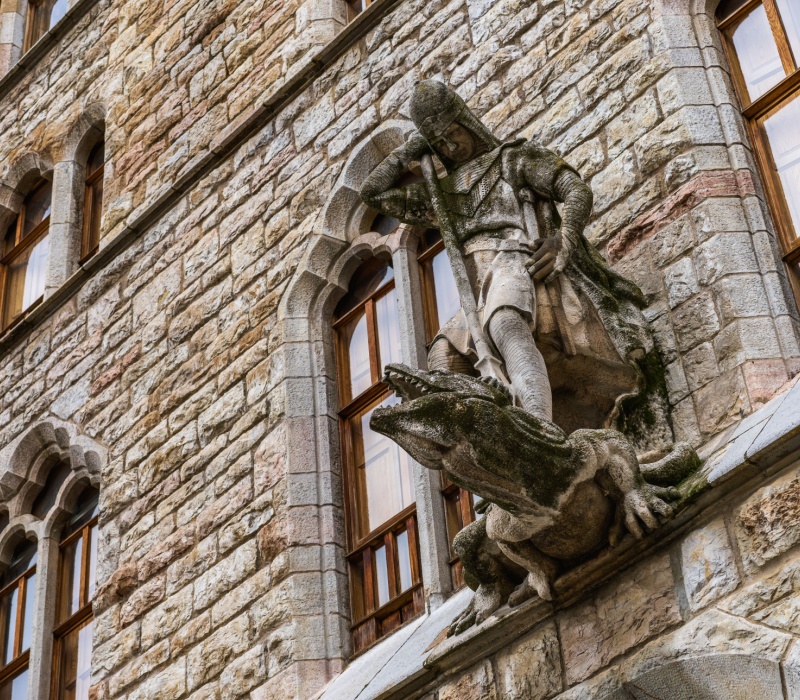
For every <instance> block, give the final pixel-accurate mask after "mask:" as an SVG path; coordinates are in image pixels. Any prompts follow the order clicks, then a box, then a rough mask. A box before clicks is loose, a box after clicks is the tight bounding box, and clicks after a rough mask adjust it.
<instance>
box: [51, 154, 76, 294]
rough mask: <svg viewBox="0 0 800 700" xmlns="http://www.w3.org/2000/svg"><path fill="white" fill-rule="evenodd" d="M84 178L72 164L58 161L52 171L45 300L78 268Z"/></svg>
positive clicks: (72, 162) (71, 162)
mask: <svg viewBox="0 0 800 700" xmlns="http://www.w3.org/2000/svg"><path fill="white" fill-rule="evenodd" d="M84 179H85V178H84V168H83V167H82V166H80V165H79V164H78V163H76V162H75V161H72V160H69V161H62V162H61V163H57V164H56V165H55V167H54V168H53V199H52V205H51V212H50V234H49V236H50V245H49V247H50V252H49V257H48V259H47V282H46V287H45V297H49V296H50V295H51V294H53V292H55V291H56V290H57V289H58V288H59V287H61V285H62V284H63V283H64V282H65V281H66V280H67V279H68V278H69V276H70V275H71V274H72V273H73V272H75V270H76V269H77V267H78V259H79V257H80V249H81V231H80V227H81V220H82V218H83V216H82V211H81V207H82V205H83V194H84V189H85V183H84Z"/></svg>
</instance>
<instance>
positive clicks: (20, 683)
mask: <svg viewBox="0 0 800 700" xmlns="http://www.w3.org/2000/svg"><path fill="white" fill-rule="evenodd" d="M0 700H28V669H25V670H24V671H22V673H18V674H17V675H16V676H14V677H13V678H9V679H8V680H7V681H5V682H3V683H0Z"/></svg>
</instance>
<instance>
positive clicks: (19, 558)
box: [0, 540, 36, 588]
mask: <svg viewBox="0 0 800 700" xmlns="http://www.w3.org/2000/svg"><path fill="white" fill-rule="evenodd" d="M35 564H36V542H31V541H30V540H22V541H21V542H20V543H19V544H18V545H17V546H16V547H15V548H14V553H13V554H12V555H11V563H10V564H9V565H8V567H7V568H6V570H5V571H4V572H3V579H2V585H0V588H5V587H6V586H7V585H8V584H9V583H11V582H12V581H15V580H16V579H18V578H19V577H20V576H22V574H24V573H25V572H26V571H27V570H28V569H30V568H31V567H32V566H34V565H35Z"/></svg>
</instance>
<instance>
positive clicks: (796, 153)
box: [764, 97, 800, 235]
mask: <svg viewBox="0 0 800 700" xmlns="http://www.w3.org/2000/svg"><path fill="white" fill-rule="evenodd" d="M798 124H800V97H796V98H794V99H793V100H792V101H791V102H789V103H788V104H786V105H784V106H783V107H781V108H780V109H779V110H778V111H777V112H775V114H773V115H772V116H770V117H768V118H767V119H765V120H764V130H765V132H766V134H767V138H768V140H769V145H770V149H771V150H772V157H773V161H774V163H775V168H776V170H777V172H778V177H779V178H780V182H781V185H782V187H783V194H784V198H785V201H786V204H787V206H788V209H789V214H790V216H791V219H792V222H793V224H794V230H795V235H797V232H798V231H800V128H798Z"/></svg>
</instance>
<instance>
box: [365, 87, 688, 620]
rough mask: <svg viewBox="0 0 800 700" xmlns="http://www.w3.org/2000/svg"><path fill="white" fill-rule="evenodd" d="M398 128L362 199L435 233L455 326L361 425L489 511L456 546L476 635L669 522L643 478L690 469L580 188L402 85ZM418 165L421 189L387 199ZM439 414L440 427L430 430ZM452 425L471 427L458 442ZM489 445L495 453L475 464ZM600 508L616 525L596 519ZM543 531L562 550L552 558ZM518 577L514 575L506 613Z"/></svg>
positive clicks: (649, 354)
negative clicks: (592, 238)
mask: <svg viewBox="0 0 800 700" xmlns="http://www.w3.org/2000/svg"><path fill="white" fill-rule="evenodd" d="M410 114H411V118H412V120H413V122H414V125H415V126H416V131H415V132H413V133H412V134H411V136H410V137H409V138H408V140H407V141H406V143H405V144H404V145H402V146H400V147H399V148H397V149H395V150H394V151H393V152H392V153H390V154H389V155H388V156H387V157H386V158H385V159H384V160H383V161H382V162H381V163H380V164H379V165H378V166H377V167H376V168H375V169H374V170H373V171H372V173H370V175H369V176H368V177H367V179H366V181H365V182H364V185H363V187H362V190H361V196H362V198H363V200H364V202H365V203H366V204H367V205H369V206H370V207H372V208H374V209H376V210H378V211H380V212H382V213H384V214H386V215H389V216H392V217H395V218H397V219H399V220H400V221H403V222H405V223H408V224H412V225H420V226H425V227H436V228H438V229H439V230H440V231H441V233H442V237H443V239H444V241H445V246H446V249H447V252H448V257H449V258H450V263H451V266H452V269H453V274H454V278H455V281H456V285H457V287H458V290H459V295H460V297H461V302H462V311H461V312H459V313H458V314H457V315H456V316H454V317H453V318H452V319H451V320H450V321H449V322H448V323H447V324H446V325H445V326H444V327H443V328H442V329H441V330H440V331H439V333H438V335H436V337H435V338H434V340H433V342H432V343H431V346H430V349H429V353H428V371H427V372H422V371H421V370H418V371H417V370H412V369H410V368H406V367H400V366H393V367H389V368H387V375H386V378H387V381H388V382H389V383H390V384H391V385H393V386H394V388H395V389H396V391H397V392H398V394H400V395H401V397H403V398H404V400H405V404H404V405H400V406H395V407H393V408H386V409H380V410H378V411H376V412H375V414H374V417H373V421H372V425H373V428H374V429H375V430H377V431H378V432H381V433H383V434H385V435H387V436H389V437H390V438H392V439H394V440H395V441H396V442H398V443H399V444H400V445H401V446H402V447H404V448H405V449H406V450H407V451H409V452H410V454H411V455H412V456H413V457H415V458H416V459H417V461H419V462H420V463H421V464H423V465H424V466H426V467H428V468H431V469H444V470H445V471H446V472H447V474H448V476H449V477H450V478H451V479H452V480H453V481H454V482H455V483H457V484H459V485H461V486H463V487H464V488H467V489H469V490H471V491H472V492H474V493H476V494H478V495H479V496H482V497H484V498H485V500H486V501H487V503H491V506H489V517H487V518H485V519H483V520H480V521H478V522H476V523H473V525H471V526H469V527H468V528H466V530H464V531H462V533H461V534H460V535H459V537H458V539H457V542H456V545H457V547H456V548H457V550H459V554H460V556H461V558H462V563H463V564H464V568H465V573H466V576H467V580H468V582H469V583H470V585H471V586H472V587H473V588H476V589H477V590H478V593H477V595H476V597H475V603H474V604H473V606H471V608H472V609H471V611H470V612H469V614H468V615H467V618H466V620H467V622H468V624H473V623H474V622H476V621H478V622H479V621H480V620H481V619H484V618H485V617H486V616H487V615H488V614H491V612H493V611H494V610H495V609H496V608H497V607H498V606H499V605H500V604H502V603H503V602H505V601H508V600H510V602H512V603H513V602H519V600H521V599H524V598H525V597H526V596H529V595H532V594H533V593H534V592H537V593H539V594H540V595H542V596H544V597H549V596H550V586H551V584H552V581H553V579H554V577H555V575H556V574H557V572H558V569H559V565H558V561H559V560H569V561H576V560H578V559H580V557H582V556H587V555H588V554H590V553H592V552H594V551H596V550H597V548H598V547H599V546H601V540H603V539H606V541H607V540H608V538H609V537H611V539H612V540H613V539H615V538H617V537H618V535H619V530H620V528H621V527H622V523H624V524H625V525H626V526H627V529H628V530H629V531H630V532H632V533H633V534H634V535H637V536H641V534H642V529H641V527H640V526H639V524H638V523H640V522H641V523H642V524H643V525H644V529H645V530H648V529H652V528H654V527H655V526H656V525H657V524H658V521H659V518H660V519H663V518H665V517H669V515H670V514H671V512H672V508H671V506H669V505H668V504H667V503H666V499H668V498H669V497H672V496H674V495H675V492H674V489H672V490H670V487H671V486H672V485H673V484H670V483H667V482H668V481H669V479H667V480H666V481H665V479H664V478H661V477H659V478H660V481H659V485H658V486H653V485H651V484H648V483H646V482H645V480H644V477H643V476H642V472H645V473H652V474H656V473H659V474H660V473H661V472H663V470H664V468H665V467H664V465H669V469H667V471H668V472H669V473H670V474H671V475H672V476H673V477H675V478H676V479H681V478H684V477H685V476H686V475H687V474H688V473H689V471H690V470H691V469H692V468H694V467H696V463H697V458H696V455H695V454H694V451H693V450H692V449H691V448H690V447H688V446H685V445H679V446H675V447H674V449H673V450H672V452H670V453H669V454H667V453H668V452H669V449H668V448H672V431H671V429H670V425H669V416H668V409H667V401H666V392H665V386H664V381H663V370H662V368H661V363H660V360H659V357H658V354H657V352H656V350H655V349H654V344H653V341H652V337H651V333H650V330H649V327H648V324H647V322H646V320H645V318H644V316H643V314H642V311H641V310H642V309H643V308H644V306H645V299H644V297H643V295H642V293H641V291H640V290H639V289H638V287H637V286H636V285H634V284H633V283H631V282H629V281H628V280H626V279H624V278H623V277H622V276H620V275H619V274H617V273H615V272H614V271H613V270H611V269H610V268H609V266H608V265H607V264H606V262H605V260H604V259H603V258H602V256H601V255H600V254H599V253H598V252H597V250H596V249H595V248H594V247H593V246H592V245H591V244H590V243H589V242H588V241H587V239H586V238H585V237H584V233H583V232H584V228H585V227H586V224H587V222H588V220H589V216H590V213H591V208H592V193H591V190H590V189H589V187H588V186H587V185H586V184H585V183H584V182H583V180H582V179H581V177H580V175H579V174H578V172H577V171H576V170H575V169H574V168H572V167H571V166H570V165H568V164H567V163H566V162H565V161H564V160H563V159H562V158H560V157H559V156H558V155H557V154H555V153H553V152H552V151H550V150H548V149H546V148H544V147H543V146H541V145H539V144H538V143H536V142H535V141H526V140H525V139H516V140H513V141H508V142H502V141H500V140H499V139H498V138H496V137H495V136H494V135H493V134H492V132H491V131H490V130H489V129H488V128H487V127H486V126H485V125H484V124H483V123H482V122H481V121H480V119H478V118H477V117H476V116H475V115H474V114H473V113H472V112H471V111H470V110H469V108H468V107H467V106H466V104H465V103H464V101H463V100H462V99H461V97H459V96H458V94H456V92H455V91H453V90H452V89H450V88H449V87H447V86H446V85H445V84H443V83H441V82H438V81H435V80H425V81H421V82H419V83H418V84H417V86H416V88H415V90H414V93H413V95H412V98H411V103H410ZM434 156H435V157H436V159H438V161H439V163H440V167H439V170H438V173H437V171H436V170H435V166H434V164H433V160H432V158H433V157H434ZM416 164H419V166H420V168H421V170H422V172H423V173H424V175H425V178H424V180H423V181H421V182H420V181H417V182H411V183H410V184H404V185H400V184H397V183H398V180H400V179H401V178H402V177H403V176H404V175H406V173H408V172H409V171H410V170H414V171H416V170H417V166H416ZM439 175H442V176H441V177H440V176H439ZM465 375H466V376H465ZM476 375H480V376H479V377H478V376H476ZM459 376H460V377H463V378H462V379H458V377H459ZM443 386H446V387H447V388H446V389H442V387H443ZM412 387H414V388H412ZM419 387H426V390H425V391H424V392H422V394H424V395H422V394H421V393H420V390H419ZM445 396H446V397H447V398H446V400H445ZM476 402H481V403H480V404H476ZM434 405H436V406H438V408H437V410H436V411H434V412H430V411H427V409H426V410H423V408H424V407H425V406H428V407H432V406H434ZM445 406H446V407H447V408H448V410H449V412H450V414H451V417H450V418H449V419H448V418H437V416H439V417H441V416H442V415H443V414H442V413H441V412H440V409H441V408H443V407H445ZM477 407H479V408H477ZM417 409H418V410H417ZM455 415H457V416H458V420H461V421H469V420H473V419H474V420H475V421H476V422H475V423H474V425H473V427H472V429H470V430H467V429H466V426H460V427H461V429H460V430H456V427H457V426H454V425H453V420H455V419H454V418H453V417H452V416H455ZM478 416H480V419H478ZM432 419H433V420H434V421H435V422H436V421H438V423H437V424H436V425H432V424H431V420H432ZM445 423H446V425H445ZM498 441H503V445H504V446H505V448H507V449H495V450H491V449H489V450H488V451H487V450H486V449H485V448H486V446H488V445H491V444H494V445H497V444H498ZM465 445H466V449H465ZM644 450H650V451H651V454H652V453H653V451H658V454H656V456H655V457H654V458H653V460H652V461H653V462H654V463H657V466H656V467H654V468H653V469H650V470H649V471H648V470H647V469H646V468H645V467H644V466H642V467H641V469H640V466H641V465H640V464H639V460H638V459H637V456H636V455H637V453H641V452H642V451H644ZM499 454H503V458H502V459H495V458H494V457H495V456H496V455H499ZM665 455H666V456H665ZM659 458H660V460H661V461H659ZM664 460H666V461H664ZM676 464H677V465H678V466H677V467H676V466H675V465H676ZM659 470H660V471H659ZM675 475H677V476H675ZM673 480H674V479H673ZM589 483H591V484H595V486H598V485H599V486H598V488H594V487H586V486H585V485H586V484H589ZM582 485H583V486H582ZM593 489H594V490H593ZM607 497H608V498H610V499H611V500H612V501H613V500H614V499H615V498H616V515H614V514H613V513H612V511H613V504H611V505H608V507H607V508H606V507H605V506H601V505H600V503H601V502H603V503H606V501H604V499H606V500H607ZM609 503H610V501H609ZM584 525H590V527H589V529H591V530H593V532H592V533H591V534H590V535H588V536H587V533H586V532H580V531H581V530H586V527H584ZM612 530H613V532H611V531H612ZM556 531H558V532H561V533H562V534H563V533H574V534H575V537H576V538H577V539H576V540H575V541H573V542H572V543H567V542H566V541H565V540H564V538H563V537H561V538H560V539H559V538H556V539H558V542H556V543H555V544H554V540H553V534H552V533H554V532H556ZM543 533H545V534H543ZM546 533H550V534H546ZM459 548H460V549H459ZM487 561H491V562H493V563H492V565H491V566H488V567H487V566H486V565H485V564H486V562H487ZM480 562H482V563H483V564H480ZM502 562H505V564H506V565H507V566H505V565H504V564H503V563H502ZM515 566H517V567H521V568H522V570H523V571H525V572H527V578H526V579H525V581H524V582H523V583H521V584H520V586H521V587H520V590H518V591H517V594H516V598H514V597H510V596H509V591H508V587H509V585H510V583H511V582H513V581H514V575H513V570H514V567H515ZM467 626H468V625H467ZM464 627H465V623H464V620H462V621H461V623H460V624H459V625H457V626H456V628H457V631H460V630H461V629H463V628H464Z"/></svg>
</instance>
